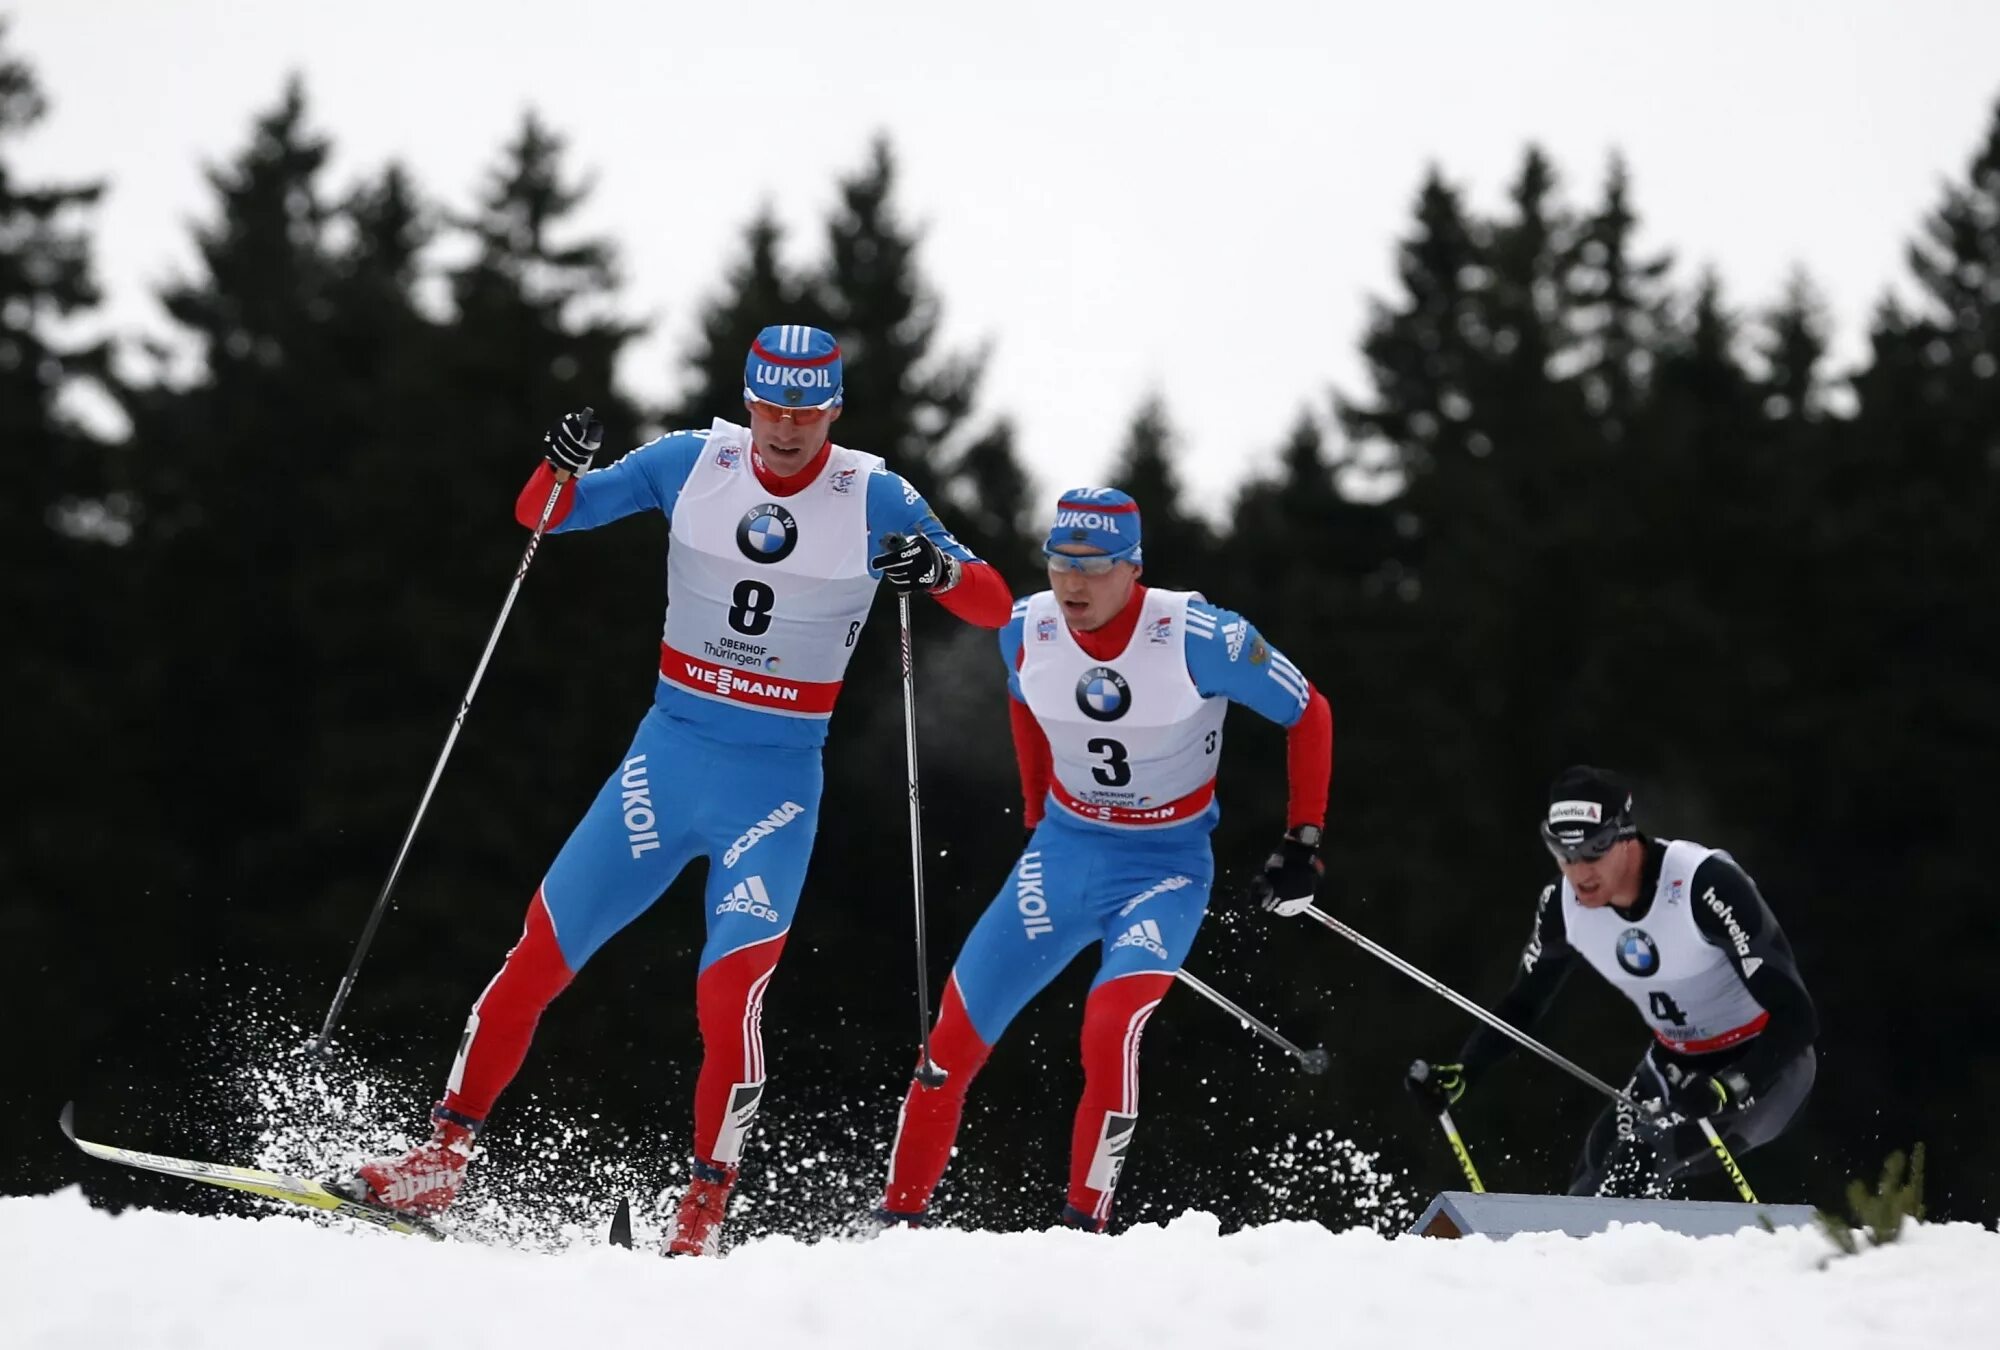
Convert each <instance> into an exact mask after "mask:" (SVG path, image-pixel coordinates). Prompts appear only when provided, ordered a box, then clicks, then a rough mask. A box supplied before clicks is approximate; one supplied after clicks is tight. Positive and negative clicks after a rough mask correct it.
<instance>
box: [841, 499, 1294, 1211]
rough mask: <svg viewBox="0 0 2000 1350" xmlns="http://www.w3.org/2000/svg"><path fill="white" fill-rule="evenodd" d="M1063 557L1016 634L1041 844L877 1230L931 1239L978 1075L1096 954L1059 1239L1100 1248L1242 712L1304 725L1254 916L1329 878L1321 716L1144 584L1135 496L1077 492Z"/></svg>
mask: <svg viewBox="0 0 2000 1350" xmlns="http://www.w3.org/2000/svg"><path fill="white" fill-rule="evenodd" d="M1046 553H1047V559H1048V569H1049V585H1050V589H1049V590H1047V591H1044V592H1042V593H1041V594H1039V595H1036V596H1033V597H1030V598H1029V599H1026V600H1023V601H1021V602H1019V603H1018V604H1016V605H1015V606H1014V614H1013V617H1012V618H1011V619H1010V620H1009V621H1008V623H1007V626H1006V627H1005V628H1003V629H1002V630H1001V632H1000V650H1001V655H1002V657H1003V659H1004V660H1005V663H1006V666H1007V685H1008V690H1009V692H1010V693H1011V694H1012V695H1013V699H1012V702H1011V703H1010V711H1011V712H1012V715H1013V728H1014V746H1015V751H1016V753H1017V755H1018V756H1019V759H1020V765H1021V787H1022V797H1023V799H1024V802H1025V805H1026V813H1025V816H1024V819H1025V822H1026V823H1027V825H1028V826H1029V827H1030V828H1031V829H1032V831H1033V833H1032V835H1031V836H1030V837H1029V839H1028V841H1027V847H1026V849H1025V850H1024V851H1023V852H1022V854H1021V857H1020V860H1019V861H1018V862H1017V863H1016V864H1015V867H1014V875H1013V876H1012V877H1011V878H1010V879H1009V880H1008V881H1007V882H1006V884H1005V885H1003V886H1002V887H1001V888H1000V894H999V895H998V896H997V897H996V898H995V899H994V900H993V902H992V904H991V905H990V906H989V907H988V908H987V910H986V912H985V913H984V914H983V915H981V916H980V919H979V921H978V923H977V924H976V925H975V926H974V927H973V930H972V932H971V934H970V935H968V936H967V938H966V941H965V946H964V949H963V950H961V951H960V952H959V955H958V961H957V964H956V965H955V966H954V967H953V969H952V974H951V979H950V981H949V982H948V983H947V985H946V986H945V991H944V998H943V1001H942V1003H941V1005H940V1008H939V1012H938V1019H937V1026H936V1029H935V1031H933V1032H932V1035H931V1042H930V1053H931V1056H932V1058H933V1059H935V1060H936V1062H937V1064H938V1066H939V1067H940V1068H942V1069H944V1070H945V1071H946V1074H947V1077H946V1079H945V1081H944V1083H943V1084H942V1085H940V1086H937V1087H926V1086H923V1085H922V1084H921V1083H920V1082H914V1081H913V1082H912V1083H911V1085H910V1089H909V1094H908V1096H906V1097H905V1098H904V1101H903V1109H902V1113H901V1116H900V1118H899V1121H898V1126H897V1131H896V1141H895V1147H894V1152H893V1156H892V1159H891V1163H890V1174H889V1184H888V1188H887V1192H886V1194H885V1195H884V1198H883V1204H882V1207H881V1209H879V1210H877V1211H876V1212H875V1214H874V1215H873V1216H872V1219H871V1220H869V1221H867V1222H865V1223H863V1224H862V1225H860V1226H861V1228H862V1229H863V1230H864V1231H866V1230H869V1229H879V1228H881V1227H886V1226H890V1225H896V1224H903V1225H915V1224H920V1223H921V1222H923V1219H924V1213H925V1210H926V1209H927V1207H928V1206H929V1203H930V1199H931V1192H932V1191H933V1190H934V1189H935V1188H936V1186H937V1184H938V1181H939V1179H940V1178H941V1177H942V1176H943V1174H944V1169H945V1163H946V1161H947V1159H948V1158H949V1157H950V1155H951V1148H952V1141H953V1139H954V1138H955V1137H956V1135H957V1133H958V1125H959V1119H960V1116H961V1114H962V1112H963V1109H964V1106H965V1094H966V1089H967V1088H968V1087H969V1086H970V1085H971V1083H972V1079H973V1076H974V1075H975V1074H977V1073H978V1072H979V1070H980V1067H981V1066H982V1065H983V1064H984V1063H985V1062H986V1057H987V1055H988V1053H989V1052H990V1051H991V1050H992V1048H993V1044H994V1042H996V1041H998V1040H999V1039H1000V1034H1001V1033H1002V1032H1003V1031H1005V1030H1006V1028H1007V1024H1008V1023H1009V1022H1010V1021H1012V1020H1013V1018H1014V1016H1015V1014H1016V1013H1018V1012H1020V1010H1021V1009H1022V1008H1023V1007H1025V1006H1026V1005H1027V1002H1028V1000H1029V999H1031V998H1033V997H1034V996H1035V995H1036V994H1037V993H1039V992H1040V991H1041V990H1042V988H1043V987H1044V986H1046V985H1047V984H1048V982H1049V981H1050V980H1052V979H1053V978H1055V976H1056V974H1057V973H1058V972H1059V971H1061V970H1062V969H1063V968H1064V967H1065V966H1067V965H1068V964H1069V963H1070V960H1071V959H1072V958H1073V957H1075V956H1076V954H1077V953H1078V952H1080V951H1082V950H1083V949H1084V948H1085V947H1087V946H1090V945H1091V944H1093V943H1097V944H1100V946H1101V949H1102V958H1101V960H1100V963H1099V966H1098V970H1097V978H1096V980H1095V981H1094V983H1093V984H1092V986H1091V990H1090V995H1089V998H1088V999H1087V1000H1086V1001H1085V1003H1084V1011H1083V1046H1082V1056H1083V1070H1084V1088H1083V1097H1082V1100H1081V1101H1080V1102H1079V1103H1078V1104H1077V1111H1076V1123H1075V1129H1074V1132H1073V1134H1072V1136H1071V1155H1070V1174H1069V1192H1068V1197H1067V1199H1068V1203H1067V1205H1066V1206H1065V1208H1064V1209H1063V1211H1062V1221H1063V1222H1064V1223H1066V1224H1068V1225H1070V1226H1072V1227H1078V1228H1084V1229H1088V1230H1091V1231H1100V1232H1101V1231H1102V1230H1103V1229H1104V1227H1105V1225H1106V1224H1107V1222H1108V1221H1109V1219H1110V1214H1111V1196H1112V1189H1113V1187H1115V1186H1116V1185H1117V1182H1118V1173H1119V1171H1120V1169H1121V1168H1122V1166H1123V1164H1124V1160H1125V1154H1126V1150H1127V1148H1128V1147H1129V1145H1130V1144H1131V1141H1132V1135H1133V1127H1134V1125H1135V1124H1136V1122H1137V1120H1138V1110H1139V1099H1138V1098H1139V1040H1140V1033H1141V1031H1142V1030H1143V1029H1144V1027H1145V1025H1146V1019H1147V1018H1148V1017H1150V1016H1151V1015H1152V1012H1153V1009H1154V1008H1155V1007H1157V1006H1158V1005H1159V1002H1160V1000H1161V999H1162V998H1164V997H1165V996H1166V992H1167V987H1168V986H1169V985H1171V984H1172V983H1173V981H1174V972H1175V971H1177V970H1179V969H1180V966H1181V962H1182V961H1183V960H1184V959H1185V958H1186V956H1187V954H1188V950H1189V948H1190V947H1192V946H1193V945H1194V936H1195V930H1196V929H1197V928H1198V927H1199V926H1200V924H1201V920H1202V916H1203V914H1204V913H1206V911H1207V908H1208V896H1209V887H1210V884H1211V882H1212V881H1213V879H1214V874H1215V863H1214V859H1213V857H1212V855H1211V853H1210V850H1209V841H1208V837H1209V833H1210V831H1212V830H1213V829H1214V828H1215V822H1216V819H1217V815H1218V811H1217V807H1216V803H1215V769H1216V763H1217V761H1218V760H1219V759H1220V757H1221V753H1222V721H1223V714H1224V713H1225V712H1226V711H1227V710H1228V707H1229V704H1230V703H1231V702H1236V703H1241V704H1243V705H1244V706H1246V707H1248V708H1249V709H1251V710H1252V711H1253V712H1256V713H1259V714H1261V715H1262V716H1264V717H1267V718H1269V719H1270V720H1271V721H1273V722H1276V723H1278V724H1279V725H1281V726H1284V727H1288V728H1290V732H1289V738H1288V739H1289V745H1288V751H1287V766H1288V769H1289V784H1290V805H1289V809H1288V815H1287V824H1288V825H1290V826H1291V829H1290V830H1289V831H1288V832H1287V833H1286V835H1285V836H1284V839H1283V841H1282V842H1281V843H1280V844H1279V847H1278V851H1277V852H1276V853H1274V854H1273V855H1272V856H1271V858H1270V860H1269V861H1268V862H1267V863H1266V865H1265V868H1264V871H1263V873H1262V875H1261V876H1260V877H1259V879H1258V881H1257V883H1256V884H1255V886H1254V887H1253V898H1254V899H1256V900H1258V901H1260V902H1261V903H1262V904H1263V905H1264V907H1265V908H1266V909H1269V910H1272V911H1274V912H1276V913H1280V914H1285V915H1294V914H1297V913H1299V912H1301V911H1302V910H1303V909H1304V908H1305V906H1306V905H1307V904H1308V903H1310V902H1311V900H1312V898H1313V893H1314V888H1315V886H1316V885H1317V883H1318V880H1319V876H1320V862H1319V858H1318V849H1319V836H1320V828H1321V825H1322V823H1323V820H1324V817H1325V815H1326V799H1327V779H1328V775H1329V771H1330V767H1331V764H1332V756H1333V715H1332V712H1331V711H1330V710H1329V708H1328V706H1327V702H1326V699H1325V698H1324V697H1323V696H1322V695H1321V694H1319V693H1318V692H1317V691H1315V690H1314V689H1313V687H1312V686H1311V685H1310V684H1309V683H1307V681H1306V678H1305V676H1303V675H1301V674H1300V673H1299V671H1298V669H1297V668H1296V667H1294V666H1293V665H1292V663H1291V662H1290V661H1287V660H1286V659H1285V658H1284V656H1283V655H1282V654H1280V653H1279V652H1278V651H1277V650H1276V649H1274V648H1273V647H1271V646H1270V645H1269V644H1268V643H1267V642H1265V640H1264V639H1263V638H1262V637H1261V636H1259V634H1258V633H1257V630H1256V629H1254V628H1252V627H1251V626H1250V623H1249V621H1248V620H1246V619H1244V618H1242V617H1240V616H1239V615H1236V614H1232V613H1231V612H1229V611H1228V610H1225V609H1218V608H1216V607H1215V606H1213V605H1210V604H1208V603H1207V602H1206V601H1204V600H1203V599H1202V598H1201V597H1200V596H1199V595H1196V594H1194V593H1192V592H1186V591H1159V590H1148V589H1147V588H1146V587H1145V586H1143V585H1140V584H1139V567H1140V562H1141V552H1140V536H1139V508H1138V505H1137V504H1136V503H1135V502H1134V501H1133V500H1132V498H1130V497H1129V496H1127V495H1126V494H1124V493H1123V492H1118V491H1115V490H1113V489H1110V488H1084V489H1079V490H1075V491H1071V492H1067V493H1065V494H1063V497H1062V499H1061V501H1060V502H1059V503H1058V505H1057V508H1056V519H1055V525H1054V528H1053V529H1052V530H1051V531H1050V533H1049V537H1048V543H1047V546H1046Z"/></svg>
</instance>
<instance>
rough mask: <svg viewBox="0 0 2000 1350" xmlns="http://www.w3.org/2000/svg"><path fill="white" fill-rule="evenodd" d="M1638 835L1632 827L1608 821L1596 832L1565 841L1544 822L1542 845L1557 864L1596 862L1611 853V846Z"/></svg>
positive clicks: (1584, 833) (1592, 831) (1586, 831)
mask: <svg viewBox="0 0 2000 1350" xmlns="http://www.w3.org/2000/svg"><path fill="white" fill-rule="evenodd" d="M1636 834H1637V831H1636V830H1634V829H1633V828H1632V827H1631V826H1630V825H1625V824H1621V823H1619V822H1618V821H1615V820H1613V821H1607V822H1605V823H1604V824H1602V825H1599V826H1598V827H1597V828H1596V829H1594V830H1585V831H1584V832H1583V834H1582V835H1581V836H1580V837H1579V838H1576V839H1563V838H1560V837H1558V836H1557V834H1556V832H1555V831H1554V830H1552V829H1550V828H1549V823H1548V822H1547V821H1546V820H1545V821H1543V822H1542V843H1543V844H1545V845H1547V846H1548V850H1549V852H1550V853H1552V854H1554V855H1555V858H1556V861H1557V862H1571V863H1578V862H1596V861H1597V860H1598V859H1599V858H1602V857H1603V856H1604V855H1605V854H1607V853H1609V852H1610V851H1611V846H1612V845H1613V844H1615V843H1617V842H1618V841H1619V840H1620V839H1630V838H1632V837H1634V835H1636Z"/></svg>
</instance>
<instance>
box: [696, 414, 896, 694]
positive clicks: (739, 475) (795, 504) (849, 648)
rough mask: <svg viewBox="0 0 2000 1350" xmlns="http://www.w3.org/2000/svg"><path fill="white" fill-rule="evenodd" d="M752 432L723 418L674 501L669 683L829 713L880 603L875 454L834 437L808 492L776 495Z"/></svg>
mask: <svg viewBox="0 0 2000 1350" xmlns="http://www.w3.org/2000/svg"><path fill="white" fill-rule="evenodd" d="M750 453H751V450H750V432H749V430H748V428H745V427H739V426H736V425H734V424H732V423H729V422H724V421H722V420H720V419H717V421H716V423H715V426H714V427H713V429H711V430H710V432H709V435H708V446H707V448H706V449H705V450H704V451H703V453H702V457H701V458H700V459H699V460H697V461H696V463H695V467H694V470H693V471H692V472H691V473H689V474H688V477H687V482H686V483H685V484H683V485H682V487H681V491H680V498H679V500H678V501H677V502H676V503H675V504H674V514H673V535H672V537H673V552H672V555H671V558H670V565H669V567H668V569H667V624H666V631H665V633H664V634H663V640H662V644H661V648H660V678H661V679H662V680H666V681H669V682H670V683H672V684H675V685H678V686H679V687H681V688H683V689H685V690H687V691H688V692H690V693H693V694H698V695H700V696H702V697H704V698H711V699H716V700H718V701H722V702H728V703H736V704H741V705H745V706H748V707H752V708H755V709H757V710H759V711H763V712H771V713H777V714H779V715H781V716H791V717H822V718H823V717H826V716H828V715H829V714H830V713H832V711H833V704H834V700H835V699H836V698H838V697H839V695H840V682H841V679H842V677H843V676H844V675H845V674H846V671H847V662H848V658H849V657H851V656H852V655H853V653H854V643H855V639H856V638H858V637H859V636H860V634H861V625H862V624H863V623H864V622H865V621H866V620H867V618H868V607H869V605H870V604H871V603H872V602H873V601H874V599H875V585H876V582H875V578H873V577H871V576H870V575H869V574H868V478H869V476H870V475H871V474H873V473H875V472H876V471H878V470H879V469H880V468H881V467H882V461H881V460H880V459H879V458H877V457H876V456H874V455H866V454H862V453H861V452H860V451H857V450H849V449H847V448H845V447H844V446H838V445H836V446H834V447H833V449H832V451H831V452H830V454H829V456H828V459H827V462H826V464H825V465H824V466H822V468H821V469H820V473H819V477H818V478H817V479H815V480H814V481H813V483H812V484H811V485H810V486H808V487H807V488H806V489H805V490H804V491H803V492H800V493H798V494H797V495H795V496H791V497H779V496H774V495H773V494H772V493H771V492H770V491H768V490H767V489H766V488H765V487H764V485H763V484H762V483H760V482H758V481H757V475H756V472H755V471H754V470H753V469H752V468H751V467H750Z"/></svg>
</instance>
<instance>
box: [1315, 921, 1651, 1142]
mask: <svg viewBox="0 0 2000 1350" xmlns="http://www.w3.org/2000/svg"><path fill="white" fill-rule="evenodd" d="M1305 913H1306V914H1307V915H1308V916H1309V917H1311V918H1312V919H1314V920H1315V921H1317V922H1319V923H1322V924H1324V925H1326V926H1327V927H1328V928H1331V929H1332V930H1333V931H1334V932H1336V933H1338V934H1340V935H1341V936H1342V937H1344V938H1346V939H1347V940H1348V941H1349V942H1352V943H1353V944H1354V945H1355V946H1357V947H1359V948H1361V950H1362V951H1364V952H1367V953H1368V954H1369V955H1370V956H1373V957H1377V958H1379V959H1380V960H1382V961H1385V962H1387V963H1388V964H1389V965H1392V966H1394V967H1395V968H1396V969H1397V970H1400V971H1402V972H1403V974H1405V975H1407V976H1409V977H1410V978H1411V979H1413V980H1415V981H1416V982H1417V983H1418V984H1421V985H1423V986H1424V987H1425V988H1426V989H1429V990H1430V991H1431V992H1432V993H1433V994H1436V995H1438V996H1439V997H1440V998H1442V999H1444V1000H1446V1001H1447V1002H1449V1003H1455V1004H1457V1005H1458V1006H1459V1007H1460V1008H1463V1009H1464V1010H1465V1011H1466V1012H1469V1013H1471V1014H1472V1015H1473V1016H1474V1017H1477V1018H1478V1019H1479V1020H1480V1021H1482V1022H1484V1023H1485V1024H1486V1025H1487V1026H1489V1027H1492V1028H1493V1029H1494V1030H1495V1031H1497V1032H1499V1033H1500V1034H1501V1035H1503V1036H1507V1037H1509V1038H1511V1039H1512V1040H1513V1041H1515V1042H1516V1043H1517V1044H1519V1045H1523V1046H1525V1047H1527V1048H1528V1049H1530V1050H1532V1051H1534V1052H1535V1053H1536V1054H1538V1055H1540V1056H1541V1057H1542V1058H1543V1059H1545V1060H1547V1061H1548V1062H1549V1063H1551V1064H1553V1065H1555V1066H1556V1067H1557V1068H1558V1069H1561V1070H1562V1071H1563V1072H1564V1073H1567V1074H1569V1075H1570V1076H1571V1077H1573V1078H1575V1079H1576V1080H1577V1081H1578V1082H1581V1083H1584V1084H1586V1085H1587V1086H1589V1087H1592V1088H1595V1089H1596V1090H1597V1091H1599V1092H1601V1093H1603V1094H1604V1095H1605V1096H1607V1097H1609V1098H1610V1099H1611V1100H1612V1101H1614V1102H1617V1103H1619V1104H1620V1105H1622V1106H1625V1107H1627V1108H1629V1109H1630V1110H1632V1111H1634V1112H1637V1113H1638V1114H1639V1115H1640V1116H1642V1117H1645V1118H1648V1119H1650V1118H1651V1117H1652V1115H1653V1112H1651V1111H1649V1110H1648V1109H1647V1108H1646V1107H1644V1106H1642V1105H1641V1104H1640V1103H1639V1102H1638V1101H1636V1100H1634V1099H1633V1098H1632V1097H1631V1096H1629V1095H1628V1094H1626V1093H1624V1092H1620V1091H1619V1090H1618V1089H1617V1088H1615V1087H1613V1086H1611V1084H1609V1083H1607V1082H1605V1081H1604V1080H1603V1079H1602V1078H1599V1077H1598V1076H1597V1075H1596V1074H1594V1073H1592V1072H1590V1070H1588V1069H1585V1068H1582V1067H1581V1066H1579V1065H1577V1064H1574V1063H1572V1062H1571V1061H1569V1060H1567V1059H1565V1058H1563V1057H1562V1056H1561V1055H1559V1054H1557V1053H1556V1052H1555V1051H1553V1050H1551V1049H1549V1048H1548V1047H1547V1046H1546V1045H1543V1044H1542V1043H1541V1042H1540V1041H1538V1040H1536V1039H1535V1038H1534V1037H1533V1036H1530V1035H1529V1034H1528V1033H1527V1032H1525V1031H1522V1030H1521V1029H1520V1028H1519V1027H1516V1026H1514V1025H1512V1024H1511V1023H1508V1022H1504V1021H1502V1020H1501V1019H1500V1018H1498V1017H1495V1016H1494V1015H1493V1014H1492V1013H1490V1012H1488V1011H1486V1009H1484V1008H1482V1007H1480V1006H1479V1005H1478V1004H1477V1003H1474V1002H1473V1001H1472V1000H1471V999H1469V998H1467V997H1466V996H1465V995H1463V994H1461V993H1459V992H1458V991H1457V990H1455V989H1453V988H1451V987H1450V986H1449V985H1447V984H1445V983H1443V982H1442V981H1440V980H1436V979H1433V978H1432V977H1431V976H1429V975H1426V974H1424V972H1423V971H1421V970H1418V969H1417V968H1416V967H1415V966H1413V965H1411V964H1410V963H1409V962H1408V961H1405V960H1404V959H1403V958H1402V957H1400V956H1398V955H1396V954H1395V953H1394V952H1392V951H1390V950H1389V949H1388V948H1387V947H1384V946H1381V945H1380V944H1378V943H1375V942H1372V941H1370V940H1369V939H1368V938H1366V937H1363V936H1362V935H1361V934H1360V933H1357V932H1355V931H1354V930H1353V929H1352V928H1349V927H1348V926H1347V925H1346V924H1344V923H1342V922H1341V921H1340V920H1338V919H1336V918H1334V917H1333V916H1332V915H1331V914H1328V913H1327V912H1326V911H1325V910H1323V909H1321V908H1320V907H1319V906H1318V905H1307V906H1306V908H1305Z"/></svg>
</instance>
